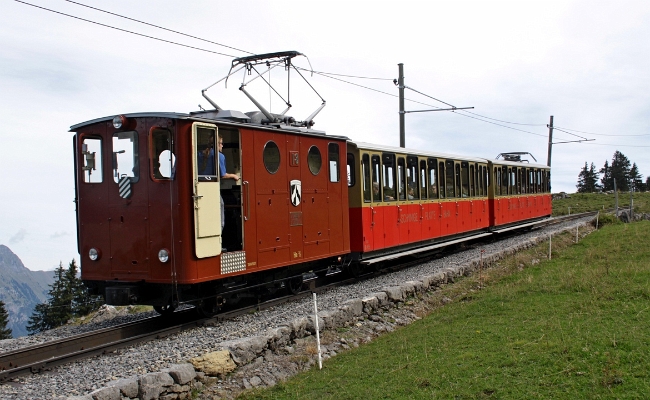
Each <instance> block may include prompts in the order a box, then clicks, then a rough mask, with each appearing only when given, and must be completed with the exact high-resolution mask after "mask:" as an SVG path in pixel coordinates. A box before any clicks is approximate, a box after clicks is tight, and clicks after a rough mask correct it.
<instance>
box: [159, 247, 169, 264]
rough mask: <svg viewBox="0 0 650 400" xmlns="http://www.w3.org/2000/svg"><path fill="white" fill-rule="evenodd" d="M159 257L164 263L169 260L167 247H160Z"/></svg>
mask: <svg viewBox="0 0 650 400" xmlns="http://www.w3.org/2000/svg"><path fill="white" fill-rule="evenodd" d="M158 259H159V260H160V262H163V263H166V262H167V261H169V251H168V250H167V249H160V251H159V252H158Z"/></svg>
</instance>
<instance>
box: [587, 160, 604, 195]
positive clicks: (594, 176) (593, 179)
mask: <svg viewBox="0 0 650 400" xmlns="http://www.w3.org/2000/svg"><path fill="white" fill-rule="evenodd" d="M589 184H590V185H591V188H592V192H598V191H600V190H602V189H603V187H602V186H601V185H600V184H599V183H598V172H596V165H594V163H593V162H592V163H591V166H590V167H589Z"/></svg>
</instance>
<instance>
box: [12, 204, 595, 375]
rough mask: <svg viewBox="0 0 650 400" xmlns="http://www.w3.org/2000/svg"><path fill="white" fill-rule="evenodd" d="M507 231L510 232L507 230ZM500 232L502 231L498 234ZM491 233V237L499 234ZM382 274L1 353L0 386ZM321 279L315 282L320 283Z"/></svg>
mask: <svg viewBox="0 0 650 400" xmlns="http://www.w3.org/2000/svg"><path fill="white" fill-rule="evenodd" d="M593 215H596V212H586V213H580V214H573V215H568V216H562V217H556V218H550V219H546V220H542V221H538V222H535V223H532V224H524V225H520V226H517V227H516V228H519V229H521V228H531V229H532V228H540V227H544V226H550V225H554V224H559V223H562V222H566V221H570V220H574V219H580V218H584V217H589V216H593ZM507 231H510V230H509V229H507ZM500 232H502V231H500ZM500 232H494V233H500ZM425 261H426V258H420V259H418V260H411V261H408V262H404V263H400V264H399V265H395V266H393V267H391V268H390V270H395V269H402V268H407V267H408V266H409V265H411V264H414V263H422V262H425ZM380 273H382V272H380V271H375V272H371V273H367V274H363V275H362V276H359V277H356V278H351V279H343V280H339V281H337V282H331V283H326V282H325V284H322V285H319V286H317V285H316V283H317V280H316V279H314V280H312V281H309V282H306V286H307V287H308V289H307V290H305V291H303V292H300V293H298V294H295V295H288V296H282V297H278V298H275V299H271V300H268V301H264V302H259V303H257V304H251V305H247V306H245V307H241V308H238V309H236V310H232V311H227V312H224V313H220V314H218V315H216V316H214V317H211V318H197V314H196V313H195V311H194V310H193V309H188V310H184V311H178V312H175V313H173V314H171V315H169V316H156V317H151V318H146V319H143V320H140V321H135V322H130V323H126V324H121V325H116V326H114V327H109V328H103V329H100V330H97V331H92V332H87V333H84V334H80V335H75V336H71V337H68V338H64V339H58V340H54V341H48V342H45V343H42V344H39V345H34V346H29V347H24V348H21V349H17V350H13V351H10V352H5V353H0V382H2V381H6V380H9V379H13V378H16V377H19V376H24V375H29V374H34V373H40V372H43V371H47V370H50V369H52V368H53V367H55V366H58V365H62V364H66V363H69V362H73V361H75V360H80V359H84V358H90V357H93V356H96V355H100V354H106V353H110V352H113V351H115V350H117V349H121V348H125V347H128V346H131V345H134V344H137V343H141V342H146V341H151V340H156V339H161V338H164V337H167V336H170V335H174V334H178V333H181V332H183V331H187V330H190V329H194V328H197V327H201V326H205V325H208V324H211V323H215V322H218V321H223V320H227V319H232V318H235V317H237V316H239V315H242V314H246V313H249V312H251V311H254V310H257V311H259V310H263V309H267V308H270V307H274V306H277V305H280V304H282V303H285V302H287V301H290V300H297V299H301V298H304V297H306V296H310V295H311V293H312V292H322V291H324V290H327V289H330V288H333V287H335V286H339V285H346V284H349V283H351V282H355V281H357V280H358V279H366V278H369V277H372V276H375V275H377V274H380ZM323 279H327V278H319V279H318V281H320V282H321V283H323V282H324V281H323Z"/></svg>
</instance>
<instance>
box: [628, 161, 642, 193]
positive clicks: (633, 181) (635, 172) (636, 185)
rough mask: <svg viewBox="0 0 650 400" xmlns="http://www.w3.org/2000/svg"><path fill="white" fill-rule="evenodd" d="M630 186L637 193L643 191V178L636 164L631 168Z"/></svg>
mask: <svg viewBox="0 0 650 400" xmlns="http://www.w3.org/2000/svg"><path fill="white" fill-rule="evenodd" d="M630 185H631V188H630V189H631V190H634V191H636V192H640V191H641V190H643V176H642V175H641V174H640V173H639V168H638V167H637V166H636V163H633V164H632V168H630Z"/></svg>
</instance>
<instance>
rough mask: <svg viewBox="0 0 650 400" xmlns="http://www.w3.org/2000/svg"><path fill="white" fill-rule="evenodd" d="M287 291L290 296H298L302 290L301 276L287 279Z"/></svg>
mask: <svg viewBox="0 0 650 400" xmlns="http://www.w3.org/2000/svg"><path fill="white" fill-rule="evenodd" d="M286 285H287V289H289V292H291V294H298V293H300V290H301V289H302V275H301V276H296V277H293V278H289V279H287V283H286Z"/></svg>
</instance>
